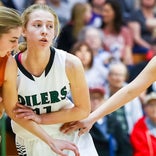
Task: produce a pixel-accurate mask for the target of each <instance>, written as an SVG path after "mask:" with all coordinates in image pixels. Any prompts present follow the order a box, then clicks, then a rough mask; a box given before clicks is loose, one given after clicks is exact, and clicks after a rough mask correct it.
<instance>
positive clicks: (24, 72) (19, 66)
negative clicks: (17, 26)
mask: <svg viewBox="0 0 156 156" xmlns="http://www.w3.org/2000/svg"><path fill="white" fill-rule="evenodd" d="M20 53H21V52H20ZM20 53H18V54H17V55H16V56H15V59H16V62H17V66H18V68H19V69H20V71H21V72H22V73H23V74H24V75H25V76H27V77H28V78H29V79H31V80H33V81H35V80H34V78H33V76H32V75H31V74H30V73H29V72H28V71H27V70H26V69H25V68H24V67H23V65H22V64H21V62H20V61H19V60H18V56H19V54H20Z"/></svg>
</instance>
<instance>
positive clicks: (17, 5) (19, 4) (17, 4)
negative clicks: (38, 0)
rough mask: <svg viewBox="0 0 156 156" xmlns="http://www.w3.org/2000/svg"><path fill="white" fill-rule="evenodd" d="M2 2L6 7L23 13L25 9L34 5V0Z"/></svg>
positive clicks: (6, 0) (8, 0) (4, 0)
mask: <svg viewBox="0 0 156 156" xmlns="http://www.w3.org/2000/svg"><path fill="white" fill-rule="evenodd" d="M1 2H2V4H3V5H4V6H6V7H9V8H13V9H16V10H18V11H19V12H20V13H22V12H23V11H24V9H26V8H27V7H28V6H30V5H31V4H33V3H34V0H20V1H19V0H1Z"/></svg>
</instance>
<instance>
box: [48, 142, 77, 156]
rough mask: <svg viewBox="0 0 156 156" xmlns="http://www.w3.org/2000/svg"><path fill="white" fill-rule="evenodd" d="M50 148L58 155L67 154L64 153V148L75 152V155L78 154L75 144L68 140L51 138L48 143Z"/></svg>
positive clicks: (63, 155) (64, 155)
mask: <svg viewBox="0 0 156 156" xmlns="http://www.w3.org/2000/svg"><path fill="white" fill-rule="evenodd" d="M49 146H50V148H51V149H52V150H53V151H54V152H55V153H57V154H58V155H60V156H68V155H67V154H64V152H63V151H64V150H70V151H73V152H74V153H75V156H80V153H79V150H78V148H77V146H76V145H75V144H73V143H71V142H69V141H65V140H58V139H53V140H52V141H51V142H50V143H49Z"/></svg>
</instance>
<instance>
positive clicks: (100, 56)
mask: <svg viewBox="0 0 156 156" xmlns="http://www.w3.org/2000/svg"><path fill="white" fill-rule="evenodd" d="M78 39H79V40H80V41H85V42H86V43H88V45H89V46H90V47H91V48H92V50H93V54H94V62H95V63H94V64H95V65H97V66H102V67H104V66H107V65H108V64H109V63H110V61H111V54H110V53H109V52H107V51H105V50H104V48H103V39H104V38H103V33H102V31H101V30H100V29H98V28H95V27H93V26H86V27H84V28H83V29H82V30H81V31H80V33H79V36H78Z"/></svg>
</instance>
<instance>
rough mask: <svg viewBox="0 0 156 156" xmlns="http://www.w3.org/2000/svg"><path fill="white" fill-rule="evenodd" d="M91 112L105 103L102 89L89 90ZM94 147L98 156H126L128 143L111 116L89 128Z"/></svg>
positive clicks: (119, 126) (118, 124)
mask: <svg viewBox="0 0 156 156" xmlns="http://www.w3.org/2000/svg"><path fill="white" fill-rule="evenodd" d="M89 91H90V98H91V111H94V110H95V109H96V108H98V107H99V106H100V105H101V104H103V103H104V102H105V98H104V96H105V90H104V89H103V88H102V87H99V86H98V87H97V86H96V87H93V88H90V89H89ZM90 133H91V135H92V138H93V141H94V144H95V147H96V149H97V152H98V155H99V156H125V155H126V156H127V151H128V148H129V142H127V139H125V137H124V136H125V134H124V133H125V132H124V131H123V130H122V128H121V125H120V123H119V122H118V121H117V120H116V118H115V117H114V116H113V115H107V116H105V117H103V118H101V119H99V120H98V121H97V122H96V123H95V124H94V125H93V127H92V128H91V130H90Z"/></svg>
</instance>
